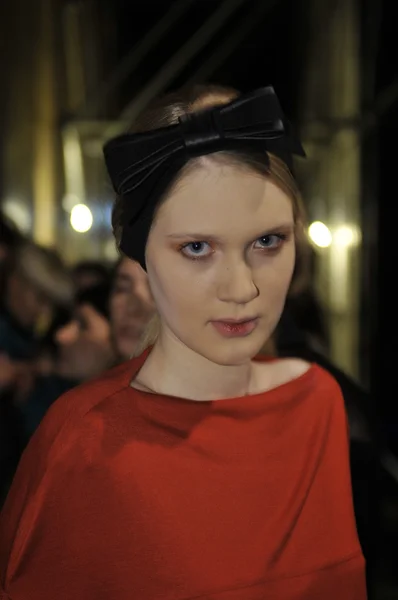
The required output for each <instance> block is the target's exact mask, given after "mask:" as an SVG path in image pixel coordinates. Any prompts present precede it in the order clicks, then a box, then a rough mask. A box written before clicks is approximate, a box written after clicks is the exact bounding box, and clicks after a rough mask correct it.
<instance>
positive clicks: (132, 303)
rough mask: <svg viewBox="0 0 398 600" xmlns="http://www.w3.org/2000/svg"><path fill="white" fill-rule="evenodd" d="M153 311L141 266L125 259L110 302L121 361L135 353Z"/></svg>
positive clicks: (120, 265) (119, 267) (115, 340)
mask: <svg viewBox="0 0 398 600" xmlns="http://www.w3.org/2000/svg"><path fill="white" fill-rule="evenodd" d="M153 309H154V305H153V300H152V296H151V292H150V290H149V286H148V278H147V275H146V273H145V271H144V270H143V269H142V268H141V267H140V265H139V264H138V263H136V262H133V261H132V260H130V259H128V258H124V259H123V260H122V261H121V262H120V264H119V266H118V268H117V271H116V276H115V282H114V286H113V290H112V294H111V302H110V313H111V324H112V333H113V339H114V344H115V346H116V351H117V353H118V354H119V356H120V357H121V358H123V359H128V358H130V357H131V356H132V355H133V354H134V351H135V348H136V346H137V344H138V342H139V340H140V337H141V335H142V333H143V330H144V329H145V326H146V324H147V323H148V320H149V319H150V317H151V316H152V314H153Z"/></svg>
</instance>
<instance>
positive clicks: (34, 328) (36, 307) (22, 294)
mask: <svg viewBox="0 0 398 600" xmlns="http://www.w3.org/2000/svg"><path fill="white" fill-rule="evenodd" d="M72 299H73V285H72V280H71V278H70V274H69V272H68V270H67V268H66V267H65V265H64V264H63V262H62V260H61V259H60V258H59V256H58V255H57V254H56V253H55V252H53V251H51V250H48V249H46V248H42V247H40V246H38V245H36V244H34V243H32V242H24V243H23V244H22V245H21V246H20V247H19V248H18V250H17V251H16V252H15V255H14V256H13V257H12V258H11V259H10V262H9V265H8V269H7V274H6V278H5V285H4V294H3V295H2V297H1V299H0V353H4V354H6V355H7V356H8V357H9V358H10V359H12V360H15V361H23V360H29V359H31V358H32V357H33V355H34V353H35V351H36V348H37V340H38V332H39V329H40V328H41V327H43V326H44V324H45V323H46V322H47V321H48V320H49V318H50V315H51V311H52V309H53V308H54V307H56V306H69V305H70V304H71V302H72Z"/></svg>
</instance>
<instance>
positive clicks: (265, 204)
mask: <svg viewBox="0 0 398 600" xmlns="http://www.w3.org/2000/svg"><path fill="white" fill-rule="evenodd" d="M290 222H293V207H292V201H291V200H290V198H289V197H288V196H287V194H286V193H285V192H283V191H282V190H281V189H280V188H279V187H278V186H277V185H276V184H274V183H273V182H272V181H271V180H270V179H269V178H267V177H265V176H261V175H260V174H257V173H255V172H253V171H249V170H244V169H241V168H237V167H234V166H226V165H219V164H217V163H215V162H211V161H209V162H208V164H207V165H206V167H200V168H198V169H195V171H193V172H191V173H189V174H187V175H186V176H185V177H183V178H182V179H181V181H180V182H179V183H178V184H177V186H176V188H175V190H173V192H172V193H171V194H170V196H169V198H168V199H167V200H166V201H165V202H164V204H163V205H162V206H161V207H160V209H159V212H158V215H157V219H156V222H155V227H156V228H159V229H160V230H162V231H164V232H165V233H166V232H167V233H172V232H173V231H174V230H177V231H184V229H185V230H187V231H209V233H211V232H213V233H217V231H221V230H228V231H232V230H237V231H242V232H244V231H245V230H249V229H252V228H253V227H257V228H258V227H259V226H260V228H261V227H268V226H269V227H272V226H273V225H281V224H286V223H290Z"/></svg>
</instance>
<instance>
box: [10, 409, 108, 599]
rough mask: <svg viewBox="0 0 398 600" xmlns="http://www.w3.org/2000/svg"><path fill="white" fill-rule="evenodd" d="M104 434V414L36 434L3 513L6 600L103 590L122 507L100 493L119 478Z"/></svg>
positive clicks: (92, 594) (91, 594)
mask: <svg viewBox="0 0 398 600" xmlns="http://www.w3.org/2000/svg"><path fill="white" fill-rule="evenodd" d="M44 429H45V427H44ZM103 435H104V430H103V422H102V420H101V417H100V415H97V416H96V417H95V416H94V417H93V416H92V415H90V417H86V418H85V419H83V420H82V423H81V425H79V427H78V428H75V430H74V431H73V433H71V432H69V433H68V434H67V435H65V434H62V435H59V436H58V437H57V438H56V440H55V441H54V442H53V443H52V444H51V445H48V443H46V440H45V438H46V432H45V431H44V430H43V429H41V428H39V431H38V432H37V434H36V436H34V438H33V440H32V442H31V444H30V445H29V447H28V448H27V450H26V452H25V454H24V456H23V458H22V461H21V464H20V466H19V469H18V472H17V475H16V477H15V480H14V482H13V485H12V488H11V491H10V494H9V496H8V498H7V501H6V504H5V507H4V510H3V512H2V515H1V519H0V598H1V600H47V599H48V600H54V599H56V600H70V599H71V598H79V600H80V598H82V599H83V598H84V600H91V598H92V600H94V599H97V598H99V597H101V587H100V585H101V580H102V574H103V573H106V570H107V569H108V571H109V565H111V564H112V563H114V561H115V560H117V557H115V556H109V549H108V548H109V546H108V544H107V539H106V538H107V536H109V535H110V532H109V527H108V530H107V526H106V523H107V514H109V512H108V513H107V511H109V510H111V511H112V512H114V511H115V510H116V507H114V506H111V504H112V502H113V500H112V493H110V494H109V492H107V494H106V496H107V500H106V506H105V505H104V503H103V495H102V493H100V490H101V491H102V490H103V489H104V488H105V489H106V488H107V481H108V482H109V481H112V478H111V477H107V476H106V475H105V471H106V468H107V467H106V465H107V461H106V459H105V458H104V457H103V456H102V457H101V448H102V442H103ZM108 521H109V519H108ZM104 524H105V525H104ZM108 540H109V538H108ZM102 581H103V580H102ZM96 582H98V584H97V585H96Z"/></svg>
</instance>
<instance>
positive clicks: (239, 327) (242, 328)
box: [211, 317, 258, 337]
mask: <svg viewBox="0 0 398 600" xmlns="http://www.w3.org/2000/svg"><path fill="white" fill-rule="evenodd" d="M211 323H212V325H213V327H214V328H215V329H216V331H217V332H218V333H220V334H221V335H222V336H223V337H246V336H248V335H250V334H251V333H252V332H253V331H254V330H255V329H256V327H257V325H258V318H257V317H254V318H252V319H244V320H240V321H236V320H234V319H225V320H222V321H212V322H211Z"/></svg>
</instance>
